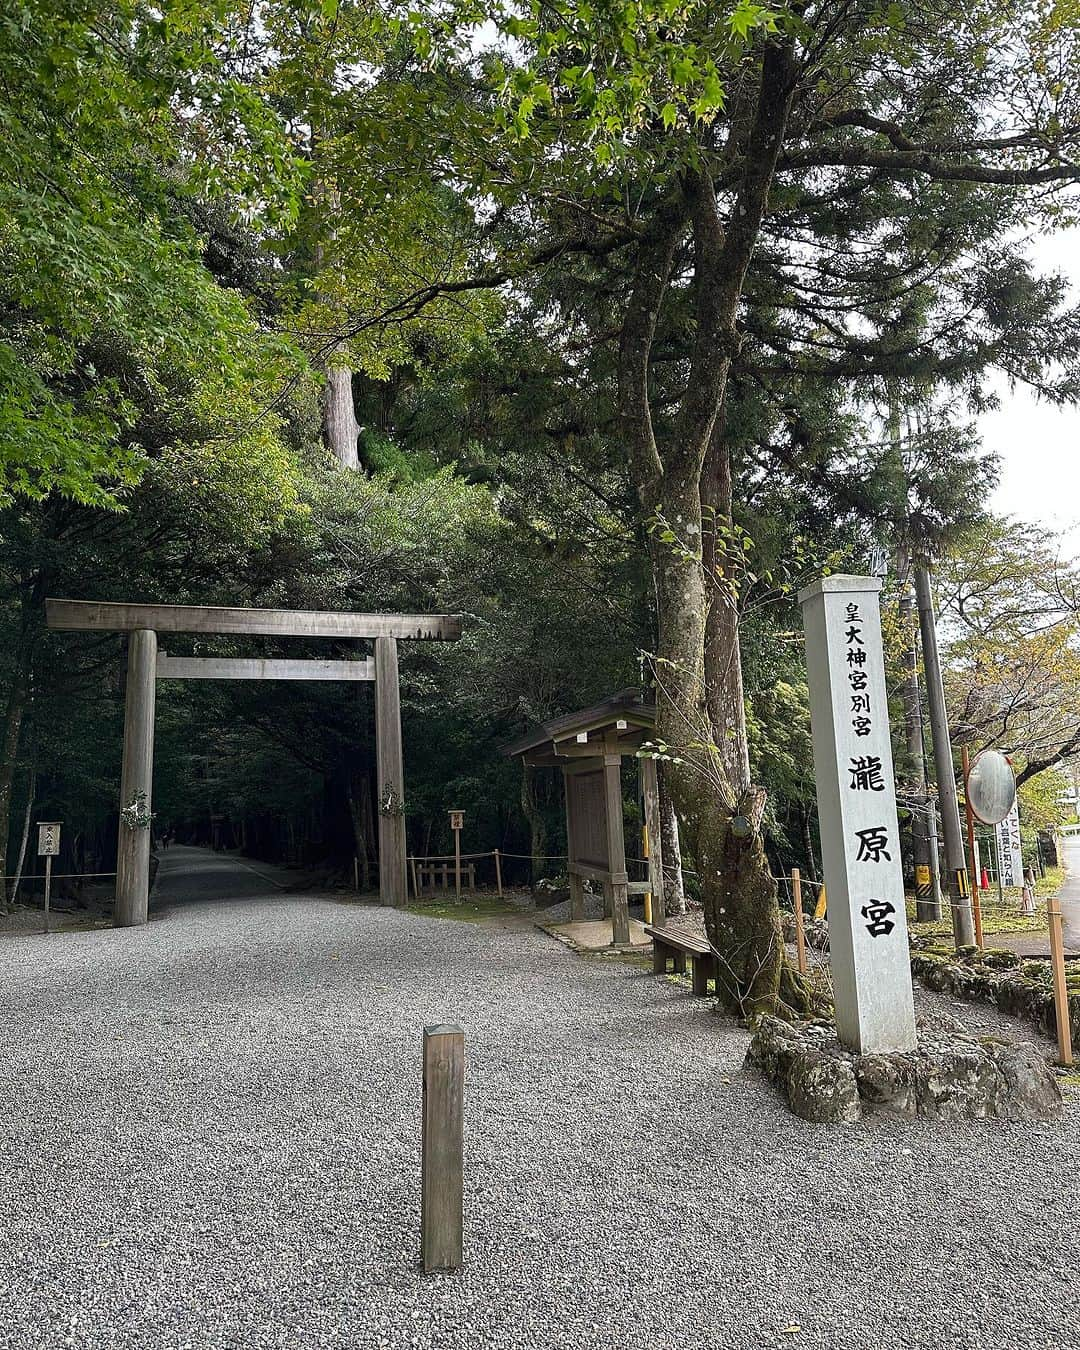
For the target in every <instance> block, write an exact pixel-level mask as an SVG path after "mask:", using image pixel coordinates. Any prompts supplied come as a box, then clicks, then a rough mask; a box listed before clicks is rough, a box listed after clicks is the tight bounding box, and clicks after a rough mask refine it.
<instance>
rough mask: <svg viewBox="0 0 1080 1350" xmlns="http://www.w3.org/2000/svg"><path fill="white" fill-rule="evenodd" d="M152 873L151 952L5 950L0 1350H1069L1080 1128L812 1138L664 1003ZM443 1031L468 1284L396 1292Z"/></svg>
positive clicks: (602, 962)
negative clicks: (322, 1349)
mask: <svg viewBox="0 0 1080 1350" xmlns="http://www.w3.org/2000/svg"><path fill="white" fill-rule="evenodd" d="M170 853H171V857H170V859H169V862H168V866H167V868H166V872H165V875H164V876H163V878H162V881H161V885H160V888H159V905H158V907H157V912H156V916H155V918H154V919H153V921H152V922H151V924H150V925H149V927H148V928H144V929H141V930H139V929H129V930H126V931H121V932H111V931H110V932H84V933H70V934H59V935H56V934H54V935H53V936H52V937H50V938H45V937H43V936H25V937H11V938H5V939H3V940H2V941H0V988H2V989H3V991H4V996H3V1017H2V1018H0V1074H2V1081H0V1115H2V1117H3V1119H2V1125H0V1159H2V1161H0V1166H2V1175H3V1184H2V1186H0V1346H4V1347H9V1346H10V1347H19V1350H22V1347H34V1346H50V1347H51V1346H73V1347H79V1350H90V1348H96V1347H110V1350H112V1348H113V1347H116V1348H118V1350H121V1348H126V1347H139V1350H143V1348H144V1347H154V1348H155V1350H158V1347H160V1348H161V1350H171V1348H172V1347H180V1346H192V1347H196V1346H197V1347H200V1350H204V1348H205V1350H219V1348H221V1347H289V1350H303V1348H304V1347H309V1346H310V1347H315V1346H341V1347H345V1346H362V1347H367V1346H393V1347H399V1346H422V1347H427V1346H431V1347H462V1348H464V1347H469V1348H470V1350H472V1347H482V1346H499V1347H529V1348H530V1350H539V1348H541V1347H549V1346H550V1347H554V1346H566V1347H575V1348H579V1347H581V1348H585V1347H614V1346H618V1347H620V1350H622V1348H625V1350H638V1348H639V1347H663V1348H664V1350H667V1347H671V1348H672V1350H681V1348H683V1347H685V1348H686V1350H706V1348H708V1350H742V1348H743V1347H747V1350H750V1348H755V1350H756V1348H757V1347H772V1346H781V1345H782V1346H788V1345H794V1346H799V1347H821V1348H822V1350H846V1348H847V1347H876V1346H879V1345H888V1346H901V1347H927V1348H928V1350H929V1347H934V1350H939V1348H940V1347H950V1348H953V1347H994V1350H1002V1348H1004V1347H1012V1348H1017V1350H1018V1348H1019V1347H1036V1346H1037V1347H1054V1348H1055V1350H1063V1348H1065V1347H1068V1348H1069V1350H1075V1348H1076V1347H1077V1346H1078V1345H1080V1331H1078V1330H1077V1326H1078V1323H1077V1317H1076V1311H1075V1309H1076V1300H1075V1279H1076V1269H1077V1259H1078V1256H1080V1244H1078V1241H1077V1237H1076V1231H1077V1201H1078V1199H1080V1195H1078V1180H1077V1168H1078V1156H1080V1152H1078V1145H1080V1104H1077V1103H1075V1102H1074V1103H1073V1104H1072V1105H1071V1106H1070V1109H1069V1111H1068V1113H1067V1114H1066V1116H1065V1118H1064V1119H1063V1120H1062V1121H1061V1122H1059V1123H1056V1124H1053V1125H1049V1126H1035V1127H1033V1126H1016V1125H1000V1124H996V1123H995V1124H985V1125H981V1124H972V1125H955V1126H949V1127H945V1126H942V1125H940V1124H921V1123H915V1124H904V1123H901V1122H896V1121H889V1120H876V1121H872V1122H869V1123H865V1124H862V1125H859V1126H854V1127H846V1128H840V1129H834V1128H828V1127H823V1126H811V1125H807V1124H804V1123H803V1122H800V1121H797V1120H795V1119H794V1118H793V1117H791V1116H790V1115H789V1114H788V1113H787V1111H786V1110H785V1109H783V1108H782V1107H781V1105H780V1103H779V1101H778V1099H777V1098H776V1097H775V1095H774V1094H773V1092H772V1090H771V1089H770V1088H768V1087H766V1086H765V1085H764V1084H763V1083H762V1082H760V1081H759V1080H758V1079H757V1078H756V1077H754V1076H752V1075H750V1074H749V1073H746V1072H743V1071H741V1064H742V1060H743V1055H744V1053H745V1049H746V1045H747V1036H746V1033H745V1032H743V1031H742V1030H739V1029H737V1028H734V1027H732V1026H731V1025H729V1024H727V1023H725V1022H724V1021H722V1020H721V1019H719V1018H717V1017H716V1016H715V1015H714V1014H713V1013H712V1012H711V1011H710V1008H709V1005H708V1004H707V1003H706V1002H704V1001H702V1000H695V999H692V998H691V997H690V995H689V994H688V993H687V992H686V991H685V990H684V989H683V988H682V987H680V986H677V985H675V984H673V983H672V982H671V981H668V980H664V979H657V978H655V977H653V976H652V975H650V974H648V973H646V972H644V971H642V970H640V969H639V968H637V967H635V966H631V965H627V964H623V963H621V962H617V961H612V960H610V959H605V958H583V957H580V956H577V955H576V954H574V953H573V952H571V951H569V950H567V949H566V948H565V947H564V946H562V945H561V944H559V943H557V942H555V941H553V940H552V939H551V938H549V937H547V936H545V935H544V934H542V933H540V932H538V931H537V930H535V929H534V928H532V927H531V926H530V925H529V924H528V923H527V922H526V921H524V920H521V921H515V922H511V923H510V924H505V923H504V924H502V925H500V926H484V925H480V924H475V923H466V922H460V921H455V920H439V919H432V918H424V917H420V916H417V915H411V914H408V913H402V912H396V911H389V910H382V909H379V908H375V907H367V906H357V905H348V904H338V903H334V902H333V901H332V900H328V899H325V898H312V899H304V898H300V897H297V896H292V895H284V894H282V893H280V892H275V893H274V894H269V895H267V894H264V892H266V891H267V890H268V889H272V888H269V887H267V885H266V883H265V881H263V880H262V879H261V878H259V877H258V876H257V874H255V873H253V872H250V871H244V870H242V868H241V865H239V864H237V863H235V862H232V861H229V860H222V859H214V860H209V859H197V858H196V857H195V856H194V855H193V854H185V853H183V852H181V850H179V849H176V850H171V851H170ZM196 862H198V863H199V867H198V869H197V870H192V871H184V870H182V869H183V867H184V866H185V865H188V866H190V865H191V864H194V863H196ZM217 894H227V895H228V896H229V897H230V898H229V899H227V900H221V901H218V902H216V903H210V898H211V897H212V896H214V895H217ZM162 905H164V906H165V907H164V908H162ZM954 1008H955V1005H954ZM969 1011H971V1012H973V1011H974V1010H968V1009H966V1008H965V1009H962V1010H961V1015H962V1016H963V1015H965V1014H966V1013H968V1012H969ZM985 1011H986V1012H987V1013H988V1012H989V1010H985ZM983 1012H984V1010H980V1014H982V1013H983ZM444 1020H449V1021H459V1022H461V1024H462V1025H463V1026H464V1027H465V1029H466V1036H467V1054H468V1073H467V1119H466V1146H467V1194H466V1238H467V1253H466V1255H467V1267H466V1269H465V1271H464V1272H463V1273H461V1274H459V1275H443V1276H433V1277H427V1278H425V1277H424V1276H422V1275H421V1274H420V1273H419V1272H418V1269H417V1258H418V1242H417V1233H418V1222H419V1216H418V1210H419V1202H418V1165H419V1101H420V1059H419V1051H420V1035H421V1027H422V1026H423V1025H424V1024H425V1023H428V1022H434V1021H444ZM980 1020H981V1017H980ZM792 1328H797V1329H792ZM785 1329H787V1330H785Z"/></svg>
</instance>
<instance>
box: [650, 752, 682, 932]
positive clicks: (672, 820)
mask: <svg viewBox="0 0 1080 1350" xmlns="http://www.w3.org/2000/svg"><path fill="white" fill-rule="evenodd" d="M657 767H658V768H659V773H658V774H657V786H658V787H659V797H660V855H661V858H662V859H663V863H664V913H665V914H667V915H668V916H670V915H672V914H685V913H686V889H685V887H684V886H683V870H682V844H681V842H680V840H679V822H678V820H677V819H676V816H675V804H674V802H672V800H671V793H670V792H669V791H668V786H667V781H666V778H665V773H666V768H665V766H664V765H663V764H660V765H658V766H657Z"/></svg>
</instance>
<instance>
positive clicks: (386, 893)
mask: <svg viewBox="0 0 1080 1350" xmlns="http://www.w3.org/2000/svg"><path fill="white" fill-rule="evenodd" d="M375 763H376V770H377V773H378V778H379V781H378V785H377V787H378V806H379V899H380V901H381V902H382V903H383V904H384V905H403V904H405V903H406V901H407V900H408V891H407V887H408V881H407V873H406V870H405V869H406V855H405V848H406V845H405V767H404V757H403V755H402V749H401V692H400V687H399V684H398V652H397V638H392V637H380V638H376V639H375Z"/></svg>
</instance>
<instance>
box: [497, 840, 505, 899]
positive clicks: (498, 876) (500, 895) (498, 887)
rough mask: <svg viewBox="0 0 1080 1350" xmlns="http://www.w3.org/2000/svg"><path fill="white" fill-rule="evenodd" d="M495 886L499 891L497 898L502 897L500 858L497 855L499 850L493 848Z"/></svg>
mask: <svg viewBox="0 0 1080 1350" xmlns="http://www.w3.org/2000/svg"><path fill="white" fill-rule="evenodd" d="M495 887H496V889H497V890H498V892H499V899H500V900H501V899H502V898H503V888H502V859H501V858H500V857H499V850H498V849H496V850H495Z"/></svg>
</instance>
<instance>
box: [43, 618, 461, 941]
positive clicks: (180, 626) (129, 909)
mask: <svg viewBox="0 0 1080 1350" xmlns="http://www.w3.org/2000/svg"><path fill="white" fill-rule="evenodd" d="M45 616H46V621H47V623H48V626H49V627H50V628H55V629H63V630H68V631H72V630H78V631H97V632H101V631H110V632H126V633H129V634H130V637H129V638H128V673H127V694H126V697H125V702H124V757H123V768H122V772H121V781H120V808H121V811H123V809H124V808H125V807H127V806H129V805H130V804H131V803H132V802H135V801H138V800H139V799H140V798H142V800H144V802H145V808H146V810H147V811H149V810H150V805H151V801H152V791H153V775H154V706H155V685H156V681H157V680H171V679H181V680H184V679H189V680H191V679H193V680H200V679H201V680H373V681H374V683H375V756H376V767H377V774H378V793H379V803H378V804H379V898H380V900H381V901H382V903H383V904H384V905H400V904H404V902H405V900H406V898H407V894H408V892H407V879H406V871H405V865H406V850H405V817H404V814H403V813H402V809H401V808H402V803H403V800H404V792H405V773H404V758H403V754H402V746H401V699H400V693H399V688H398V651H397V644H398V640H399V639H402V638H403V639H410V640H411V639H424V640H434V641H438V642H453V641H456V640H457V639H458V638H459V637H460V636H461V617H460V615H455V614H351V613H347V612H342V611H322V610H294V609H244V608H235V609H234V608H219V607H214V606H206V605H144V604H128V603H114V602H108V601H97V600H55V599H49V600H46V601H45ZM159 633H217V634H223V633H229V634H248V635H251V636H272V637H305V638H371V639H373V640H374V643H375V656H374V660H326V661H321V660H319V661H316V660H290V659H274V658H261V657H260V658H243V657H224V656H220V657H219V656H205V657H202V656H169V655H168V654H167V653H165V652H159V651H158V634H159ZM149 892H150V831H149V829H131V828H129V827H128V826H127V825H125V824H124V822H123V819H121V822H120V837H119V843H118V846H117V855H116V912H115V920H114V922H115V924H116V927H118V928H127V927H131V926H133V925H135V924H144V923H146V921H147V909H148V905H149Z"/></svg>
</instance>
